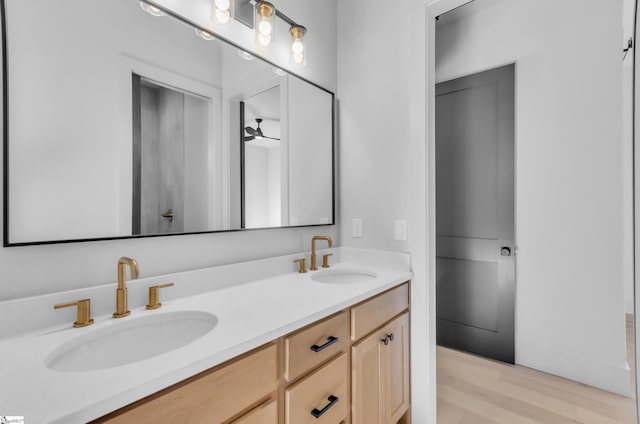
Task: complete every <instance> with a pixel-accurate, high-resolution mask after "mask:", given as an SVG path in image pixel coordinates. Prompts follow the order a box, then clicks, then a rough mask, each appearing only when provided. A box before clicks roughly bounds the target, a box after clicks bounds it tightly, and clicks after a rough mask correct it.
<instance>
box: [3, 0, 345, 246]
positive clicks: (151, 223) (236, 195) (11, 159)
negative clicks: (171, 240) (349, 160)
mask: <svg viewBox="0 0 640 424" xmlns="http://www.w3.org/2000/svg"><path fill="white" fill-rule="evenodd" d="M1 1H2V3H3V7H4V10H5V14H4V15H3V17H2V18H3V19H4V20H5V33H4V34H3V36H4V37H5V41H6V50H5V51H4V52H3V53H4V65H5V72H6V80H7V84H6V86H5V87H4V94H5V96H6V98H7V106H8V107H7V108H6V109H5V116H4V118H5V122H4V124H5V128H6V129H7V131H6V137H5V140H4V143H5V148H6V151H7V152H8V154H7V155H5V158H4V160H5V170H6V176H7V178H6V179H5V193H4V195H5V204H6V205H7V214H6V215H5V222H4V225H5V232H4V234H5V240H4V243H5V246H9V245H22V244H31V243H49V242H60V241H70V240H72V241H80V240H95V239H103V238H105V239H110V238H126V237H139V236H151V235H161V234H182V233H199V232H211V231H227V230H238V229H243V228H265V227H287V226H306V225H323V224H332V223H333V222H334V221H333V220H334V206H333V201H334V195H333V178H334V177H333V155H334V152H333V101H334V99H333V94H332V93H331V92H329V91H327V90H325V89H323V88H321V87H318V86H316V85H314V84H312V83H310V82H308V81H306V80H303V79H301V78H298V77H296V76H294V75H291V74H284V75H282V72H281V71H280V70H278V69H276V68H274V66H273V65H272V64H270V63H268V62H266V61H263V60H261V59H259V58H256V57H254V56H250V55H249V56H248V57H249V58H250V59H251V60H246V59H245V58H242V57H241V56H240V55H239V54H238V49H237V48H236V47H235V46H233V45H232V44H229V43H226V42H223V41H220V40H217V39H214V40H209V41H207V40H204V39H202V38H199V37H197V36H196V34H195V32H194V28H192V27H191V26H189V25H186V24H185V23H183V22H182V21H181V20H179V19H175V18H172V17H169V16H164V17H154V16H151V15H149V14H147V13H145V12H144V11H143V10H142V9H141V8H140V6H139V2H138V1H137V0H122V1H117V2H103V1H98V0H59V1H56V2H51V1H47V0H1ZM27 22H28V23H29V25H26V24H25V23H27ZM33 28H38V31H33ZM247 30H248V31H249V29H247ZM42 34H47V36H46V37H42V36H41V35H42ZM244 56H245V57H247V55H244ZM276 70H277V71H278V73H277V74H276V72H275V71H276ZM271 90H273V93H277V95H275V94H274V95H272V97H273V98H277V101H276V103H278V104H277V106H274V107H273V110H272V111H271V112H269V113H273V114H272V115H267V114H264V115H263V116H258V115H259V114H263V112H261V111H259V110H258V109H256V108H257V107H258V106H257V105H255V106H254V103H257V102H258V101H259V99H260V93H268V92H271ZM265 96H266V94H265ZM273 98H272V99H271V101H272V102H273ZM241 104H243V105H244V107H245V115H246V116H245V118H241ZM241 119H242V121H241ZM256 119H263V121H262V122H261V125H260V127H261V128H260V129H261V130H262V131H265V134H266V135H267V136H269V131H271V130H273V131H274V133H273V134H277V135H276V136H274V138H279V139H280V140H278V141H279V147H278V149H279V154H278V160H279V165H278V168H279V174H277V175H275V174H274V176H273V178H272V180H271V181H269V180H264V179H263V182H265V181H267V183H268V184H266V185H263V186H261V187H259V186H255V184H254V185H253V186H251V185H250V186H248V187H247V186H246V182H245V181H244V180H246V179H247V178H248V177H250V178H252V179H253V180H254V182H255V180H257V179H258V177H257V175H259V173H258V169H259V167H264V166H265V162H264V161H263V160H261V161H256V155H253V153H255V151H254V152H251V153H249V156H250V157H249V158H248V161H249V162H252V163H253V164H252V165H250V164H249V163H245V160H247V157H246V156H245V155H244V153H246V151H245V152H243V150H245V148H246V146H245V145H248V146H251V147H248V148H249V149H253V150H256V151H258V150H259V149H262V150H267V148H266V146H265V145H264V143H263V145H262V146H261V145H260V143H259V142H258V140H251V141H248V140H245V139H246V138H247V137H248V136H251V134H249V133H247V131H246V129H245V127H249V128H252V129H254V130H256V129H257V125H258V123H257V122H256ZM276 121H277V123H276ZM272 127H273V129H272ZM276 128H278V130H279V131H277V132H276ZM254 137H255V135H254ZM273 141H274V142H275V140H273ZM269 149H270V148H269ZM257 156H260V155H257ZM263 156H264V155H263ZM271 156H272V157H275V156H276V154H275V153H272V154H271ZM269 166H270V167H271V168H272V169H275V167H276V165H275V162H273V163H272V164H270V165H269ZM243 169H244V170H249V172H250V174H249V175H248V176H245V175H244V172H243ZM247 191H251V196H250V198H249V199H247V198H246V196H245V195H243V192H247ZM258 199H261V200H258ZM265 205H269V206H268V208H267V209H265ZM254 208H258V209H254ZM247 217H249V219H248V220H247Z"/></svg>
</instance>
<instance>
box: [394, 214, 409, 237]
mask: <svg viewBox="0 0 640 424" xmlns="http://www.w3.org/2000/svg"><path fill="white" fill-rule="evenodd" d="M394 235H395V239H396V240H398V241H407V220H406V219H396V221H395V226H394Z"/></svg>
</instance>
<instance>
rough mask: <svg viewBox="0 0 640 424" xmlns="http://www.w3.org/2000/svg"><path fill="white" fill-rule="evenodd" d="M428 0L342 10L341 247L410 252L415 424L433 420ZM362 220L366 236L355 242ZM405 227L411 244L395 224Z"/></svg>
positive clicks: (350, 5) (353, 1) (353, 4)
mask: <svg viewBox="0 0 640 424" xmlns="http://www.w3.org/2000/svg"><path fill="white" fill-rule="evenodd" d="M427 29H428V28H427V2H426V1H425V0H403V1H398V2H394V3H393V4H392V5H389V7H376V6H375V5H373V4H372V3H371V2H370V1H367V0H347V1H340V2H339V3H338V40H339V44H338V93H337V97H338V114H339V120H338V124H339V152H340V156H339V178H340V211H339V215H338V216H339V217H338V223H339V225H340V231H341V244H342V245H345V246H350V247H363V248H371V249H381V250H392V251H408V250H410V252H411V267H412V270H413V272H414V277H413V279H412V281H411V308H412V310H411V374H412V379H411V396H412V406H411V411H412V420H413V422H415V423H435V421H436V393H435V342H434V340H435V327H434V325H433V324H434V323H435V320H432V321H430V320H429V317H430V316H431V315H433V311H434V307H433V306H434V305H435V302H434V299H435V296H434V295H433V294H434V290H433V287H429V285H428V279H429V274H430V273H432V270H430V269H429V267H428V254H429V246H428V245H427V231H428V229H429V225H430V224H429V222H430V218H429V217H428V208H427V203H426V199H427V190H426V187H427V185H428V175H427V169H426V167H425V163H426V161H427V158H428V155H429V153H428V151H427V144H426V140H427V126H426V124H427V121H426V116H427V103H426V98H427V92H426V88H427V85H426V81H427V74H426V69H427V66H426V65H427V63H426V61H425V59H426V48H427ZM353 218H361V219H362V223H363V236H362V238H353V237H352V236H351V234H352V233H351V223H352V219H353ZM396 219H407V220H408V233H409V234H408V241H396V240H394V220H396Z"/></svg>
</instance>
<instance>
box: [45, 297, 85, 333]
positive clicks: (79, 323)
mask: <svg viewBox="0 0 640 424" xmlns="http://www.w3.org/2000/svg"><path fill="white" fill-rule="evenodd" d="M70 306H77V307H78V315H77V317H76V322H74V323H73V326H74V327H86V326H87V325H91V324H93V318H91V299H82V300H77V301H75V302H68V303H59V304H57V305H53V309H60V308H68V307H70Z"/></svg>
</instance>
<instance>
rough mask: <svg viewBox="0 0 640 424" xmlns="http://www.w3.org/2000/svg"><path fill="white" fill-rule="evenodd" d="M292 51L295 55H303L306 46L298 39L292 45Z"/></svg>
mask: <svg viewBox="0 0 640 424" xmlns="http://www.w3.org/2000/svg"><path fill="white" fill-rule="evenodd" d="M291 51H293V53H294V54H300V53H302V52H303V51H304V44H302V41H300V40H298V39H296V40H295V41H294V42H293V43H291Z"/></svg>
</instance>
